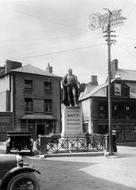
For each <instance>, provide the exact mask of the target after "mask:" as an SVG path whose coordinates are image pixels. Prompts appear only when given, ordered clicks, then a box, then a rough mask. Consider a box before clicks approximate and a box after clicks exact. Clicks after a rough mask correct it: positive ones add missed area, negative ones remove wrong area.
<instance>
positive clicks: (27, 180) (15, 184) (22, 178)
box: [7, 173, 40, 190]
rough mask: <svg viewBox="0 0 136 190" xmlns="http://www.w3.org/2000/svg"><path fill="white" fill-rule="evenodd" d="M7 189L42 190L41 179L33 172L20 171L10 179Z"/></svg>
mask: <svg viewBox="0 0 136 190" xmlns="http://www.w3.org/2000/svg"><path fill="white" fill-rule="evenodd" d="M7 190H40V185H39V180H38V179H37V177H36V176H35V175H34V174H32V173H20V174H17V175H16V176H14V177H13V178H12V179H11V180H10V181H9V183H8V186H7Z"/></svg>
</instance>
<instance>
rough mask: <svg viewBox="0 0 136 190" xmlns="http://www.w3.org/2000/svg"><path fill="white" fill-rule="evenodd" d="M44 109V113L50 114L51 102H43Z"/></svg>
mask: <svg viewBox="0 0 136 190" xmlns="http://www.w3.org/2000/svg"><path fill="white" fill-rule="evenodd" d="M44 109H45V112H46V113H50V112H52V100H49V99H48V100H45V101H44Z"/></svg>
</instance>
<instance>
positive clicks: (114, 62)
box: [111, 59, 118, 79]
mask: <svg viewBox="0 0 136 190" xmlns="http://www.w3.org/2000/svg"><path fill="white" fill-rule="evenodd" d="M117 70H118V59H113V60H112V61H111V78H112V79H113V78H114V77H115V74H116V71H117Z"/></svg>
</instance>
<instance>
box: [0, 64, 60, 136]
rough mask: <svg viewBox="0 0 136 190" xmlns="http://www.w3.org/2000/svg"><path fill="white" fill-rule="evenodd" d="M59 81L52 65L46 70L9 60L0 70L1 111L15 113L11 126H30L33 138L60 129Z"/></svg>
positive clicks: (24, 128)
mask: <svg viewBox="0 0 136 190" xmlns="http://www.w3.org/2000/svg"><path fill="white" fill-rule="evenodd" d="M60 82H61V77H59V76H57V75H55V74H53V73H52V67H51V66H50V65H48V67H47V69H46V71H44V70H41V69H39V68H37V67H34V66H32V65H25V66H22V64H21V63H19V62H13V61H9V60H7V62H6V64H5V67H4V68H2V69H1V71H0V99H1V101H0V111H1V112H5V113H6V112H10V113H12V114H11V123H10V130H28V131H31V132H32V134H33V137H34V138H37V136H38V135H39V134H41V135H46V134H51V133H60V130H61V106H60V105H61V98H60V96H61V85H60ZM5 118H6V117H5ZM1 125H2V124H1ZM5 130H6V129H5Z"/></svg>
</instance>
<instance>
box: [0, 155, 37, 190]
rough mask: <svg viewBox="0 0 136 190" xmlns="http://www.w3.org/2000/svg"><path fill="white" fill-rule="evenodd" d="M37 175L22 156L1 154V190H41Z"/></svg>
mask: <svg viewBox="0 0 136 190" xmlns="http://www.w3.org/2000/svg"><path fill="white" fill-rule="evenodd" d="M36 173H39V174H40V172H39V171H38V170H36V169H34V168H32V167H31V166H30V165H28V164H25V163H24V162H23V159H22V157H21V156H20V155H15V154H8V155H7V154H0V190H23V189H24V190H40V185H39V180H38V178H37V176H36Z"/></svg>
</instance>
